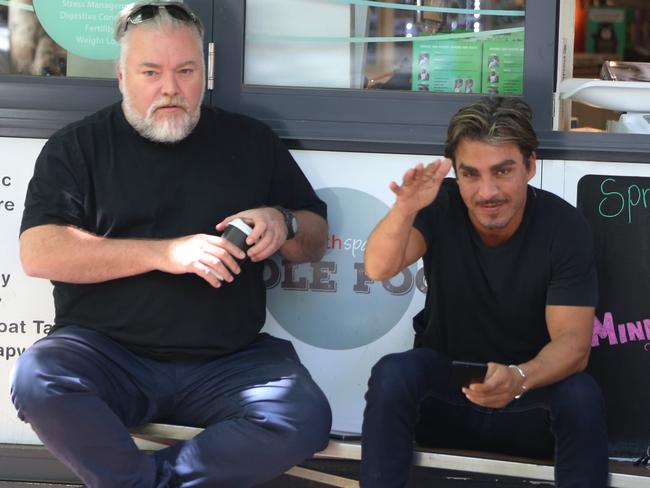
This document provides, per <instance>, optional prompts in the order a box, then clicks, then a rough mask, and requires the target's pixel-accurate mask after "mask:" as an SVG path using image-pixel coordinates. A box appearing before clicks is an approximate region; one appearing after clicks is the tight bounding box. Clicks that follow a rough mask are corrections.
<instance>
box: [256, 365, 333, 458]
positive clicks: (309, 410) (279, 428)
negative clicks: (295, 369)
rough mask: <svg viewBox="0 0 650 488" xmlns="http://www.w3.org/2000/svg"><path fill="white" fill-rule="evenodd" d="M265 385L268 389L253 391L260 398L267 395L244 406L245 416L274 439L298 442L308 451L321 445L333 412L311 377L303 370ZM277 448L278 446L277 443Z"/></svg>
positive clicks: (282, 442)
mask: <svg viewBox="0 0 650 488" xmlns="http://www.w3.org/2000/svg"><path fill="white" fill-rule="evenodd" d="M267 386H268V387H269V390H268V392H264V391H260V390H259V389H257V391H256V393H255V394H256V395H258V398H259V399H260V400H262V399H263V398H264V397H268V398H266V399H265V400H262V401H254V402H252V403H250V404H249V405H248V406H247V407H246V416H247V418H248V419H249V420H250V421H252V422H253V423H255V424H257V425H258V426H259V427H262V428H263V429H264V430H265V431H266V432H267V433H268V435H269V436H271V437H274V438H275V442H277V443H280V444H283V445H295V446H299V449H300V450H307V451H310V454H311V453H313V452H316V451H318V450H321V449H324V448H325V447H326V446H327V442H328V438H329V432H330V429H331V426H332V412H331V409H330V405H329V402H328V401H327V398H326V397H325V395H324V393H323V392H322V391H321V389H320V388H319V387H318V385H316V383H315V382H314V381H313V379H312V378H311V377H310V376H309V375H308V374H307V373H304V374H298V375H296V376H294V377H292V378H284V379H281V380H279V381H276V382H273V384H272V385H267ZM264 388H266V387H264ZM276 395H278V396H277V398H276ZM278 448H279V449H281V447H280V446H279V445H278Z"/></svg>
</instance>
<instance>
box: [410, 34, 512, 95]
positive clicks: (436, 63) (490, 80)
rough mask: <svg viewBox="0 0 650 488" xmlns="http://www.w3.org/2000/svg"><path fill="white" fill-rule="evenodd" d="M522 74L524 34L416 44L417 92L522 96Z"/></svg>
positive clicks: (414, 76)
mask: <svg viewBox="0 0 650 488" xmlns="http://www.w3.org/2000/svg"><path fill="white" fill-rule="evenodd" d="M523 73H524V35H523V33H514V34H502V35H497V36H492V37H481V38H478V37H477V38H473V39H462V40H441V41H435V40H431V39H430V38H429V39H423V40H418V39H417V38H416V39H414V40H413V68H412V81H411V89H412V90H414V91H431V92H445V93H484V94H489V95H497V94H498V95H521V94H522V92H523Z"/></svg>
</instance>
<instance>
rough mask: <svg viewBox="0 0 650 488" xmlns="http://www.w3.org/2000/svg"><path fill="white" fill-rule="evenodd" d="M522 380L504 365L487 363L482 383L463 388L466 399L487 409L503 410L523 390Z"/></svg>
mask: <svg viewBox="0 0 650 488" xmlns="http://www.w3.org/2000/svg"><path fill="white" fill-rule="evenodd" d="M523 383H524V378H522V377H521V375H520V374H519V373H518V372H517V371H516V370H515V369H514V368H509V367H508V366H506V365H505V364H499V363H488V370H487V373H486V375H485V381H484V382H483V383H474V384H472V385H469V388H463V393H464V394H465V396H466V397H467V399H468V400H469V401H470V402H472V403H475V404H477V405H480V406H482V407H489V408H503V407H505V406H506V405H508V404H509V403H510V402H511V401H512V400H514V398H515V396H517V395H519V394H520V393H521V392H522V390H523Z"/></svg>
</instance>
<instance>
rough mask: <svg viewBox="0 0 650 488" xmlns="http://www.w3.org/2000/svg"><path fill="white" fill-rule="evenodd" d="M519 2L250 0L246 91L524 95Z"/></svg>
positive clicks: (522, 9) (522, 13) (522, 16)
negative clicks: (307, 89) (263, 88)
mask: <svg viewBox="0 0 650 488" xmlns="http://www.w3.org/2000/svg"><path fill="white" fill-rule="evenodd" d="M524 23H525V3H524V1H523V0H519V1H515V0H410V1H409V0H403V1H396V0H393V1H390V0H384V1H363V0H335V1H327V0H276V1H273V2H268V1H266V0H247V1H246V27H245V37H246V42H245V53H246V56H245V64H244V84H245V85H264V86H283V87H310V88H340V89H367V90H379V89H384V90H388V89H390V90H403V91H424V92H436V93H463V94H502V95H513V96H520V95H521V94H522V91H523V75H524V69H523V61H524V31H525V26H524Z"/></svg>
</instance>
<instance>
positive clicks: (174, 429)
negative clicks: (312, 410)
mask: <svg viewBox="0 0 650 488" xmlns="http://www.w3.org/2000/svg"><path fill="white" fill-rule="evenodd" d="M202 430H203V429H201V428H198V427H187V426H180V425H179V426H177V425H168V424H153V423H152V424H146V425H143V426H142V427H138V428H137V429H132V430H131V434H132V435H133V436H134V437H140V438H144V439H146V440H154V441H155V442H160V443H161V444H165V445H168V444H169V442H168V441H171V442H172V443H173V442H175V441H180V440H187V439H191V438H192V437H194V436H195V435H197V434H198V433H200V432H201V431H202ZM156 439H157V440H156ZM314 458H321V459H341V460H351V461H359V460H361V442H360V441H340V440H335V439H332V440H330V442H329V445H328V446H327V447H326V448H325V449H323V450H322V451H320V452H317V453H316V454H315V455H314ZM413 464H414V465H415V466H421V467H427V468H434V469H449V470H458V471H465V472H469V473H484V474H493V475H501V476H512V477H516V478H530V479H536V480H541V481H553V480H554V473H553V465H552V462H550V461H544V460H534V459H526V458H517V457H510V456H499V455H491V454H487V453H477V452H475V451H461V450H438V449H436V450H433V449H417V450H416V451H415V453H414V456H413ZM303 469H304V468H303ZM309 471H313V470H309ZM315 473H319V472H315ZM320 474H324V473H320ZM348 481H350V480H348ZM332 486H358V484H357V485H332ZM609 486H610V487H611V488H649V487H650V469H645V468H644V467H638V468H637V467H633V466H631V465H630V463H620V462H615V461H612V462H610V475H609Z"/></svg>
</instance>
